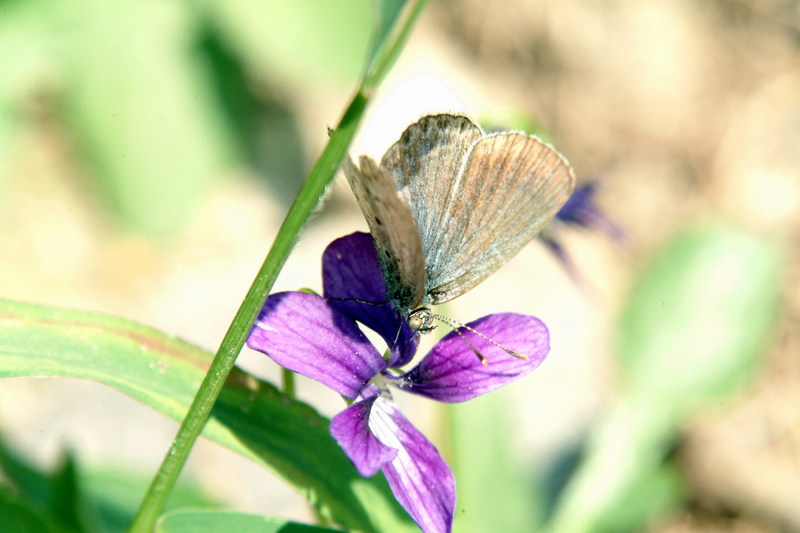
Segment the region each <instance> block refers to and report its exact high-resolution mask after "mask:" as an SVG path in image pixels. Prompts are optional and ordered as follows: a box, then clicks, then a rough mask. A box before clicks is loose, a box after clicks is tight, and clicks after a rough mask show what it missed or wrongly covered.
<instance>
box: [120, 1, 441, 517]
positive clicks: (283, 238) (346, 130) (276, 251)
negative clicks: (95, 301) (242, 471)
mask: <svg viewBox="0 0 800 533" xmlns="http://www.w3.org/2000/svg"><path fill="white" fill-rule="evenodd" d="M427 2H428V0H416V1H412V2H410V5H409V7H408V9H407V10H405V12H404V14H403V16H402V17H401V18H400V20H399V21H397V23H396V25H395V26H394V31H393V33H392V34H391V35H389V36H388V37H387V36H383V37H381V38H382V39H383V43H382V44H381V45H380V46H379V50H380V53H379V54H378V55H377V56H375V58H374V59H373V61H372V62H371V65H369V66H368V69H367V73H368V74H367V75H365V77H364V79H363V80H362V84H361V86H360V88H359V90H358V92H357V93H356V94H355V96H354V97H353V99H352V100H351V102H350V104H349V105H348V107H347V109H346V110H345V112H344V114H343V115H342V118H341V120H340V122H339V125H338V126H337V127H336V129H335V130H333V131H331V132H330V139H329V140H328V144H327V146H326V147H325V149H324V150H323V152H322V154H320V157H319V159H317V162H316V164H315V165H314V168H312V169H311V172H310V174H309V177H308V181H307V182H306V183H305V185H303V188H302V189H301V191H300V193H299V194H298V196H297V198H296V199H295V201H294V203H293V204H292V206H291V208H290V209H289V212H288V213H287V215H286V218H285V220H284V221H283V224H282V225H281V228H280V230H279V231H278V235H277V236H276V238H275V242H274V243H273V244H272V248H270V251H269V253H268V254H267V258H266V259H265V260H264V263H263V265H262V266H261V269H260V270H259V272H258V274H257V275H256V278H255V280H254V281H253V284H252V285H251V286H250V290H249V291H248V292H247V295H246V296H245V299H244V301H243V302H242V305H241V306H240V307H239V310H238V311H237V313H236V316H235V317H234V319H233V321H232V322H231V325H230V327H229V328H228V331H227V333H226V334H225V337H224V338H223V340H222V342H221V343H220V347H219V350H218V351H217V354H216V355H215V356H214V360H213V361H212V362H211V366H210V368H209V370H208V373H207V374H206V376H205V378H204V380H203V383H202V384H201V385H200V389H199V390H198V391H197V395H196V396H195V398H194V400H193V401H192V404H191V405H190V406H189V410H188V412H187V414H186V417H185V418H184V419H183V422H182V423H181V426H180V428H179V429H178V434H177V436H176V437H175V440H174V441H173V443H172V446H171V447H170V449H169V451H168V453H167V455H166V457H165V458H164V460H163V462H162V463H161V467H160V468H159V471H158V472H157V474H156V476H155V478H154V479H153V481H152V482H151V484H150V487H149V488H148V490H147V493H146V494H145V497H144V499H143V500H142V503H141V505H140V507H139V512H138V513H137V515H136V517H135V518H134V521H133V524H132V525H131V528H130V530H129V532H130V533H150V532H151V531H152V530H153V527H154V525H155V523H156V520H157V519H158V516H159V515H160V514H161V512H162V511H163V509H164V505H165V503H166V501H167V498H168V497H169V494H170V492H171V491H172V488H173V487H174V486H175V483H176V481H177V479H178V476H179V475H180V472H181V470H182V468H183V465H184V464H185V463H186V460H187V459H188V457H189V452H190V451H191V449H192V447H193V446H194V443H195V442H196V441H197V438H198V437H199V436H200V433H201V431H202V430H203V427H204V426H205V424H206V422H207V421H208V418H209V416H210V415H211V410H212V408H213V407H214V402H216V400H217V397H218V396H219V393H220V391H221V390H222V387H223V385H224V384H225V380H226V379H227V377H228V374H229V373H230V371H231V369H232V368H233V365H234V363H235V362H236V358H237V356H238V355H239V352H240V351H241V349H242V347H243V346H244V343H245V340H246V339H247V335H248V333H249V332H250V329H251V328H252V327H253V323H254V322H255V320H256V318H257V317H258V313H259V311H260V310H261V307H262V306H263V305H264V301H265V300H266V299H267V295H268V294H269V291H270V289H272V285H273V284H274V283H275V279H276V278H277V276H278V272H280V270H281V268H283V265H284V263H285V262H286V259H287V258H288V256H289V252H290V251H291V249H292V247H293V246H294V244H295V242H296V241H297V238H298V235H299V234H300V230H301V229H302V228H303V226H304V225H305V223H306V222H307V221H308V219H309V217H310V216H311V214H312V212H313V211H314V209H315V208H316V206H317V204H319V202H320V200H321V198H322V197H323V195H324V193H325V189H326V187H327V186H328V185H329V184H330V182H331V181H332V180H333V177H334V176H335V174H336V170H337V169H338V168H339V165H340V163H341V161H342V159H343V158H344V156H345V153H346V151H347V148H348V146H349V145H350V142H351V141H352V139H353V136H354V135H355V132H356V129H357V128H358V125H359V123H360V122H361V118H362V117H363V115H364V110H365V109H366V106H367V104H368V103H369V98H370V96H371V94H372V92H373V91H374V89H375V88H376V87H377V85H378V83H379V82H380V80H381V79H382V78H383V76H384V75H385V74H386V72H388V70H389V68H390V67H391V64H392V63H393V61H394V59H395V58H396V57H397V55H398V54H399V52H400V50H401V49H402V47H403V45H404V44H405V41H406V39H407V38H408V35H409V32H410V30H411V27H412V26H413V24H414V21H415V20H416V18H417V17H418V16H419V14H420V12H421V11H422V7H423V6H424V5H425V4H427Z"/></svg>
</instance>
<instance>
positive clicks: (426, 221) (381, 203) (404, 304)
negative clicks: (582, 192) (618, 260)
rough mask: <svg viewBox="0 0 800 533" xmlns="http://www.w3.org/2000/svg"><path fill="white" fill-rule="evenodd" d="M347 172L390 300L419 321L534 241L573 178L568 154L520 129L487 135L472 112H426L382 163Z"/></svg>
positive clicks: (421, 324) (423, 326) (424, 322)
mask: <svg viewBox="0 0 800 533" xmlns="http://www.w3.org/2000/svg"><path fill="white" fill-rule="evenodd" d="M343 170H344V173H345V176H346V177H347V181H348V183H349V184H350V187H351V188H352V190H353V193H354V194H355V197H356V199H357V201H358V204H359V207H360V208H361V211H362V212H363V213H364V217H365V218H366V220H367V225H368V226H369V229H370V232H371V234H372V238H373V241H374V243H375V248H376V249H377V251H378V257H379V259H380V263H381V269H382V271H383V275H384V278H385V279H386V283H387V289H388V296H389V299H390V300H391V301H392V302H393V303H394V304H395V306H396V307H397V308H398V309H399V310H400V312H401V313H403V314H404V315H405V316H406V317H407V318H408V321H409V324H410V325H411V326H412V328H414V329H417V330H419V331H427V330H430V329H432V327H431V326H430V321H431V320H432V317H433V315H432V314H431V312H430V308H429V306H430V305H435V304H440V303H444V302H447V301H449V300H452V299H453V298H456V297H458V296H460V295H462V294H464V293H465V292H467V291H469V290H470V289H472V288H473V287H475V286H476V285H477V284H478V283H480V282H481V281H483V280H484V279H485V278H486V277H487V276H489V275H490V274H492V273H494V272H495V271H496V270H497V269H498V268H500V267H501V266H503V265H504V264H505V263H506V262H508V261H509V260H510V259H511V258H512V257H513V256H514V255H515V254H516V253H517V252H519V251H520V249H521V248H522V247H523V246H525V245H526V244H527V243H528V242H529V241H531V240H532V239H533V238H534V237H535V236H536V235H537V234H538V233H539V232H540V231H541V230H542V229H543V228H544V227H545V226H546V225H547V223H548V222H550V220H552V218H553V217H554V216H555V214H556V213H557V212H558V210H559V208H560V207H561V206H562V205H563V204H564V203H565V202H566V200H567V198H568V197H569V195H570V194H571V192H572V189H573V187H574V184H575V175H574V174H573V172H572V168H571V167H570V165H569V163H568V162H567V160H566V159H565V158H564V157H563V156H562V155H561V154H559V153H558V152H557V151H556V150H555V149H553V148H552V147H551V146H549V145H547V144H545V143H544V142H542V141H541V140H539V139H538V138H536V137H534V136H529V135H526V134H524V133H521V132H499V133H489V134H487V133H485V132H484V131H483V130H482V129H481V128H480V127H479V126H478V125H477V124H475V123H474V122H473V121H472V120H470V119H469V118H468V117H466V116H463V115H453V114H437V115H427V116H424V117H422V118H421V119H419V120H418V121H417V122H415V123H413V124H411V125H410V126H409V127H408V128H406V130H405V131H404V132H403V134H402V135H401V136H400V140H398V141H397V142H396V143H394V144H393V145H392V146H391V147H390V148H389V149H388V150H387V151H386V153H385V154H384V156H383V158H382V159H381V161H380V164H378V163H376V162H375V161H374V160H372V159H371V158H369V157H368V156H361V157H360V158H359V163H358V165H356V164H355V163H354V162H353V161H352V160H351V159H350V158H349V157H348V158H346V159H345V161H344V163H343Z"/></svg>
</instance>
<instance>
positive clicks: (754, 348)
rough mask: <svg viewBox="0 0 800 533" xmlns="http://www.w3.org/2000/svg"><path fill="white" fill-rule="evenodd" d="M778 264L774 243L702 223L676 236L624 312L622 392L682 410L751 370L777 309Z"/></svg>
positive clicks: (723, 391)
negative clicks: (702, 225) (625, 391)
mask: <svg viewBox="0 0 800 533" xmlns="http://www.w3.org/2000/svg"><path fill="white" fill-rule="evenodd" d="M778 266H779V257H778V252H777V250H776V248H775V246H774V245H773V244H772V243H771V242H769V241H768V240H765V239H764V238H762V237H759V236H756V235H750V234H747V233H744V232H739V231H736V230H733V229H727V228H706V229H699V230H693V231H689V232H686V233H684V234H683V235H680V236H679V237H677V238H676V239H675V240H674V241H673V242H672V243H671V244H670V245H669V246H668V247H667V248H666V249H665V250H664V251H663V252H662V253H661V254H660V255H659V257H657V258H656V259H655V261H654V262H653V263H652V265H651V266H650V267H649V268H648V269H647V270H646V271H645V272H644V274H643V276H642V278H641V279H640V281H639V282H638V283H637V285H636V288H635V289H634V291H633V293H632V295H631V298H630V300H629V302H628V305H627V306H626V308H625V311H624V313H623V315H622V319H621V322H620V330H619V356H620V360H621V363H622V368H623V371H624V374H625V381H626V383H625V387H626V388H627V390H628V394H630V395H631V396H633V397H635V398H636V399H637V401H639V402H649V403H652V404H654V405H658V406H660V408H661V409H667V410H671V411H673V412H675V413H676V416H681V415H682V414H683V413H689V412H691V411H693V410H694V409H696V408H697V407H700V406H702V405H706V404H708V402H710V401H714V400H716V399H719V398H721V397H723V396H725V395H727V394H730V393H731V392H733V391H734V390H736V389H737V388H738V387H739V386H741V385H742V384H743V383H745V382H746V381H747V379H748V378H752V377H753V375H754V372H755V371H756V370H757V365H758V363H759V359H760V356H761V354H762V352H763V347H764V344H765V341H766V338H767V335H768V333H769V332H770V331H771V329H772V327H773V325H774V323H775V319H776V315H777V309H778V301H779V287H778V284H779V272H778Z"/></svg>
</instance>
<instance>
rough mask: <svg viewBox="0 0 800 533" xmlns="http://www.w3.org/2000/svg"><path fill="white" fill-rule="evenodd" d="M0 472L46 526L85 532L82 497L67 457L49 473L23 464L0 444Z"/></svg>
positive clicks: (74, 469)
mask: <svg viewBox="0 0 800 533" xmlns="http://www.w3.org/2000/svg"><path fill="white" fill-rule="evenodd" d="M0 472H2V473H3V474H4V476H5V478H6V479H7V481H8V482H9V483H10V484H11V486H12V487H13V489H14V491H15V493H16V495H17V498H18V499H19V501H20V503H22V502H24V505H26V506H28V507H30V509H33V510H35V512H36V513H37V514H38V516H40V517H47V519H48V522H49V523H51V524H58V526H59V528H61V529H63V530H64V531H69V532H72V533H79V532H82V531H87V529H86V520H85V512H84V511H85V505H84V502H83V494H82V491H81V488H80V487H79V482H78V478H77V471H76V468H75V463H74V460H73V458H72V457H71V456H70V455H69V454H65V455H64V456H63V457H62V460H61V463H60V464H59V465H58V467H57V468H56V469H55V470H54V471H53V472H43V471H40V470H38V469H36V468H34V467H32V466H31V465H29V464H27V463H26V462H25V461H24V460H23V459H22V458H21V457H20V456H18V455H17V454H15V453H13V452H12V451H11V450H10V449H8V447H7V446H5V443H3V442H2V441H0ZM0 524H2V522H0ZM12 531H13V530H12Z"/></svg>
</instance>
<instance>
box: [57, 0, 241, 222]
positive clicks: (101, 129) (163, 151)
mask: <svg viewBox="0 0 800 533" xmlns="http://www.w3.org/2000/svg"><path fill="white" fill-rule="evenodd" d="M60 16H61V17H62V18H63V19H64V21H65V22H66V21H70V22H71V25H70V26H69V31H68V32H67V33H66V39H65V40H64V43H63V45H64V48H65V51H64V58H65V60H66V63H65V65H66V74H67V76H66V82H65V83H66V88H65V90H66V106H65V109H64V113H65V116H66V119H67V122H68V123H69V126H70V128H71V129H72V132H73V134H74V135H75V136H76V139H77V142H78V145H79V146H80V147H81V148H82V149H83V151H84V153H85V155H86V156H87V157H88V160H89V162H90V163H91V164H92V165H93V167H94V168H93V170H94V173H95V175H96V177H97V178H98V179H100V180H101V183H102V184H103V186H104V191H105V192H106V193H107V195H108V197H109V199H110V200H111V202H112V203H113V205H114V206H115V208H116V209H117V211H118V214H119V215H121V216H122V217H123V219H124V220H125V221H126V222H127V223H128V224H130V225H132V226H133V227H136V228H138V229H142V230H145V231H148V232H153V233H164V232H168V231H170V230H173V229H174V228H175V226H176V225H178V224H180V223H181V222H183V221H184V220H185V219H186V218H187V217H188V216H189V215H190V213H192V212H193V210H195V209H197V207H198V205H199V202H200V201H201V200H202V199H203V198H204V197H205V195H206V194H207V193H208V191H209V190H210V188H211V187H212V185H213V184H214V183H215V182H216V181H217V180H218V179H219V178H220V176H221V174H222V171H223V169H225V168H226V167H227V166H229V165H230V163H231V157H232V154H233V149H232V143H233V141H232V139H231V137H230V132H229V130H228V129H227V128H226V123H225V122H224V120H223V117H222V113H221V111H220V110H219V108H218V102H217V101H216V99H215V95H214V94H213V92H212V90H211V88H210V86H209V84H208V76H209V72H208V66H207V65H206V64H204V63H203V61H201V56H200V54H198V53H197V52H196V50H195V47H196V46H197V44H198V43H197V42H196V41H197V39H198V35H197V34H196V20H195V19H194V18H193V16H192V15H191V12H190V11H189V4H187V3H184V2H153V1H145V2H141V1H138V0H118V1H115V2H107V1H104V0H87V1H84V2H79V3H70V4H69V14H66V12H64V13H61V15H60Z"/></svg>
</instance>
